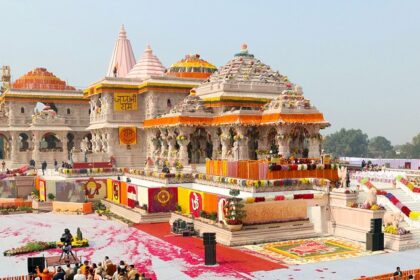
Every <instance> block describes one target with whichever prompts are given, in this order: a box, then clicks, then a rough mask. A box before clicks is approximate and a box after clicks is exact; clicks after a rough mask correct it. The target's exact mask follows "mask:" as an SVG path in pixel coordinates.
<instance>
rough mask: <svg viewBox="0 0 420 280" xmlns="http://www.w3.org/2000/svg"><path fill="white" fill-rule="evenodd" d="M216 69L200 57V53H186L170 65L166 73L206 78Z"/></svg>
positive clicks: (181, 76) (183, 76)
mask: <svg viewBox="0 0 420 280" xmlns="http://www.w3.org/2000/svg"><path fill="white" fill-rule="evenodd" d="M216 70H217V68H216V66H214V65H213V64H211V63H209V62H207V61H205V60H203V59H201V58H200V55H198V54H195V55H186V56H185V58H184V59H182V60H180V61H178V62H177V63H174V64H172V65H171V67H170V68H169V69H168V73H167V75H169V76H175V77H180V78H196V79H206V78H208V77H210V75H211V74H212V73H214V72H215V71H216Z"/></svg>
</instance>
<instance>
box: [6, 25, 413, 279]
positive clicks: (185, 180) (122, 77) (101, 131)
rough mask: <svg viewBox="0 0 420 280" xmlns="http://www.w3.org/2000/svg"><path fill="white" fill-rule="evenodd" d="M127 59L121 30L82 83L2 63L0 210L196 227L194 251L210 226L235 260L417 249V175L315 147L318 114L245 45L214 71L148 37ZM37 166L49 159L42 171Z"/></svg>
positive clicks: (188, 230)
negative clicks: (169, 58) (363, 164)
mask: <svg viewBox="0 0 420 280" xmlns="http://www.w3.org/2000/svg"><path fill="white" fill-rule="evenodd" d="M137 58H138V60H137V61H136V60H135V56H134V52H133V49H132V46H131V43H130V41H129V39H128V36H127V32H126V31H125V28H124V26H122V27H121V30H120V32H119V34H118V38H117V41H116V43H115V47H114V49H113V52H112V55H111V59H110V61H109V67H108V69H107V72H106V73H105V74H104V76H103V77H100V78H99V79H98V80H97V81H95V82H93V83H92V84H90V85H89V86H87V87H86V88H85V89H83V90H77V89H76V88H75V87H73V86H71V85H69V84H67V82H65V81H63V80H62V79H60V78H58V77H56V76H55V75H54V74H52V73H51V72H49V71H48V70H47V69H46V68H36V69H34V70H32V71H30V72H28V73H27V74H25V75H23V76H22V77H20V78H18V79H16V80H14V81H13V80H12V79H11V77H12V75H11V69H10V67H9V66H3V67H2V77H1V81H2V87H1V88H0V93H1V94H0V160H1V163H2V171H3V172H0V208H1V209H0V210H2V211H0V212H3V213H4V212H5V211H6V212H7V214H8V213H9V211H15V212H17V210H18V209H19V210H22V208H21V207H22V206H25V207H28V206H30V207H32V208H31V211H32V209H34V210H36V211H40V212H48V211H51V212H53V213H65V214H71V213H73V214H79V215H81V214H86V215H87V214H94V213H95V212H96V213H97V214H98V217H96V216H94V217H90V218H89V217H87V219H91V220H92V221H94V222H95V225H96V226H95V227H94V228H97V226H99V225H101V226H102V224H103V222H104V221H101V219H104V220H107V219H111V220H114V219H118V220H120V221H121V222H122V223H124V224H128V225H134V226H135V227H137V228H139V229H141V230H143V229H144V230H145V231H144V232H145V234H146V233H147V234H151V235H156V237H159V238H161V237H162V236H170V239H172V235H182V236H183V237H186V238H188V237H189V236H194V235H198V236H203V237H204V236H205V237H204V239H205V241H204V242H205V245H204V246H207V245H208V244H206V242H207V241H208V240H207V239H210V238H209V236H212V239H213V240H212V242H213V243H214V242H215V241H217V243H220V244H222V245H225V246H235V247H236V246H241V250H237V248H233V249H232V250H237V251H236V252H235V253H233V254H232V256H233V257H232V259H233V260H234V262H237V261H238V259H237V256H236V254H237V253H238V254H239V253H240V254H243V253H244V252H245V253H246V251H247V252H251V253H250V254H249V255H248V256H247V257H245V258H244V259H246V261H247V263H248V264H249V263H250V262H253V260H254V259H253V258H254V257H255V258H257V257H258V256H262V257H263V258H264V259H268V260H270V262H271V261H279V262H280V263H281V264H282V265H283V264H284V263H288V264H305V263H308V262H319V261H326V260H331V259H340V258H346V257H348V256H349V255H352V256H362V255H365V254H367V253H366V252H368V251H372V252H373V251H383V249H384V248H386V249H387V250H388V249H391V250H395V251H401V250H408V249H411V248H414V247H417V246H418V245H419V244H420V243H419V241H420V234H419V232H420V231H418V229H420V222H419V219H420V208H419V206H418V200H419V199H420V198H419V197H418V193H420V186H419V179H418V177H420V175H419V173H418V172H415V171H407V172H401V171H400V170H390V171H380V172H376V171H372V170H367V169H366V170H363V171H357V172H354V171H352V170H351V165H350V164H347V165H345V164H344V163H343V162H337V161H336V160H334V159H331V156H330V155H327V154H324V153H323V152H322V140H323V137H322V135H321V131H322V130H323V129H324V128H326V127H328V126H330V123H329V122H328V121H327V120H326V119H325V118H324V115H323V113H322V112H320V111H319V110H318V109H317V108H316V107H315V106H314V105H313V104H312V102H311V100H309V99H308V98H306V97H305V95H304V93H303V90H302V87H301V86H299V85H298V84H295V83H293V82H292V81H290V80H289V79H288V77H287V76H286V75H284V74H283V73H280V72H279V71H277V70H275V69H272V68H271V67H270V66H269V65H268V64H266V63H265V62H262V61H261V60H259V59H258V56H257V55H254V54H252V52H251V50H249V49H248V46H247V44H242V45H241V46H240V49H239V51H232V57H231V59H230V60H228V61H227V62H226V63H225V64H224V65H222V66H220V67H216V66H215V65H213V64H212V63H211V62H209V61H207V60H206V59H207V58H204V57H201V56H200V55H199V54H196V53H192V54H191V53H190V54H186V55H183V56H182V57H180V59H179V60H177V61H175V62H174V63H172V64H171V65H170V66H169V67H165V65H164V64H163V63H162V61H161V60H160V59H159V53H158V51H154V50H153V49H152V47H151V46H150V45H146V46H145V48H144V49H143V52H142V53H141V55H139V56H138V57H137ZM104 70H105V69H104ZM104 72H105V71H104ZM33 161H35V166H33ZM44 161H45V162H47V163H48V167H49V168H50V170H45V169H46V168H44V167H43V168H42V170H38V168H39V167H40V166H41V162H44ZM55 161H58V162H59V163H60V166H54V167H55V170H52V168H51V167H52V166H53V163H54V162H55ZM29 162H31V163H32V164H31V165H30V166H29V165H28V163H29ZM61 162H62V163H61ZM43 165H45V164H43ZM347 168H349V170H347ZM35 189H36V191H34V190H35ZM6 206H7V207H6ZM10 206H13V207H12V208H11V207H10ZM23 209H25V208H23ZM0 214H1V213H0ZM37 215H38V214H37ZM39 215H43V214H39ZM48 215H49V214H48ZM56 216H57V217H59V216H60V215H56ZM56 216H54V215H53V214H51V215H49V216H48V217H49V218H51V217H54V218H55V217H56ZM99 217H100V218H99ZM83 218H85V217H83ZM61 219H65V223H67V222H69V223H71V220H72V219H70V218H67V217H61ZM381 219H383V224H382V221H381ZM76 220H78V219H74V220H73V221H76ZM145 224H147V225H145ZM150 224H151V225H150ZM168 224H169V225H168ZM30 226H31V227H32V224H30ZM143 226H144V227H143ZM19 227H20V225H19ZM406 228H407V229H409V230H406ZM382 229H383V231H384V233H385V234H384V233H382ZM19 230H20V229H19ZM410 230H414V231H413V233H414V234H412V233H411V232H410ZM17 232H18V231H17ZM31 232H33V229H32V228H31ZM105 232H107V231H105ZM109 232H112V233H111V234H114V231H108V233H109ZM102 234H103V232H102V233H98V234H95V235H93V236H99V238H102ZM130 236H131V233H130ZM13 238H14V236H13ZM95 238H96V237H95ZM165 238H166V237H165ZM139 240H142V242H148V241H147V240H149V239H145V238H143V237H141V238H139ZM174 240H175V239H174ZM182 240H187V241H182ZM188 240H191V239H183V238H180V239H176V241H175V242H176V243H177V244H176V245H177V246H178V245H180V246H184V245H182V244H183V243H189V241H188ZM195 240H197V239H195ZM131 241H134V240H131ZM131 241H130V242H131ZM124 242H126V240H125V241H124ZM136 242H137V241H136ZM194 242H195V241H194ZM362 243H365V245H366V250H365V249H364V248H363V247H364V246H363V245H361V244H362ZM98 244H101V243H100V242H96V241H95V242H93V244H92V245H91V246H93V247H94V248H95V250H102V249H103V248H98V246H97V245H98ZM139 244H140V243H139ZM124 245H125V244H124ZM213 245H214V246H215V243H214V244H213ZM112 246H113V248H114V244H112ZM151 246H152V247H153V250H156V246H155V245H154V244H152V245H151ZM194 246H195V245H194ZM102 247H103V246H102ZM134 247H135V251H132V252H133V253H130V254H131V255H132V256H138V255H139V252H138V248H139V247H136V246H134ZM158 247H159V246H158ZM161 247H164V246H161ZM142 248H143V247H142ZM145 248H146V247H145ZM182 248H184V249H186V250H189V249H190V248H191V246H190V244H188V246H186V247H182ZM206 248H208V247H206ZM244 249H246V251H244ZM89 250H90V249H89ZM178 250H179V248H178V249H177V251H178ZM218 250H219V249H218ZM229 250H230V249H229ZM10 251H11V252H12V253H16V252H15V251H16V250H13V249H12V250H9V253H10ZM93 251H94V250H91V251H89V252H93ZM124 252H128V251H126V249H124ZM164 252H165V253H164V254H167V252H168V251H164ZM232 252H233V251H232ZM372 252H370V253H372ZM17 253H19V252H17ZM95 253H96V252H95ZM188 254H190V252H189V251H188ZM229 254H230V253H229ZM206 255H207V253H206ZM257 255H258V256H257ZM150 256H153V254H152V253H151V254H150ZM140 257H141V261H142V262H143V260H144V259H143V257H144V256H143V255H142V256H140ZM189 257H190V255H189ZM0 263H1V262H0ZM150 263H152V262H151V261H150ZM206 264H207V263H206ZM224 265H225V264H223V263H221V264H220V267H223V266H224ZM271 265H272V264H270V266H271ZM241 266H244V265H243V264H241ZM191 267H193V266H191ZM188 268H189V267H188ZM200 270H201V268H200ZM207 278H208V277H207ZM22 279H23V278H22ZM223 279H224V278H223Z"/></svg>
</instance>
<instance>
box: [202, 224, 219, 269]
mask: <svg viewBox="0 0 420 280" xmlns="http://www.w3.org/2000/svg"><path fill="white" fill-rule="evenodd" d="M203 243H204V264H205V265H215V264H216V263H217V262H216V233H214V232H205V233H203Z"/></svg>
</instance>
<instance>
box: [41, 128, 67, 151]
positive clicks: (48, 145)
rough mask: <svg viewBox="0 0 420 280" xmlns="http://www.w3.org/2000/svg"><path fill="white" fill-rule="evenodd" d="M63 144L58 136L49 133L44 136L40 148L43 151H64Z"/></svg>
mask: <svg viewBox="0 0 420 280" xmlns="http://www.w3.org/2000/svg"><path fill="white" fill-rule="evenodd" d="M61 144H62V143H61V141H60V139H59V138H58V137H57V135H56V134H54V133H52V132H48V133H45V134H44V136H42V138H41V142H40V146H39V147H40V150H41V151H55V150H62V149H63V147H61Z"/></svg>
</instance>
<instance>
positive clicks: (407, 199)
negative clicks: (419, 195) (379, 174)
mask: <svg viewBox="0 0 420 280" xmlns="http://www.w3.org/2000/svg"><path fill="white" fill-rule="evenodd" d="M387 192H390V193H392V194H393V195H395V197H396V198H398V200H399V201H401V203H403V204H404V205H406V206H407V207H408V208H410V209H411V210H412V211H420V201H416V200H414V199H413V197H411V196H410V195H409V194H407V193H406V192H405V191H403V190H402V189H393V190H387Z"/></svg>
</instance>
